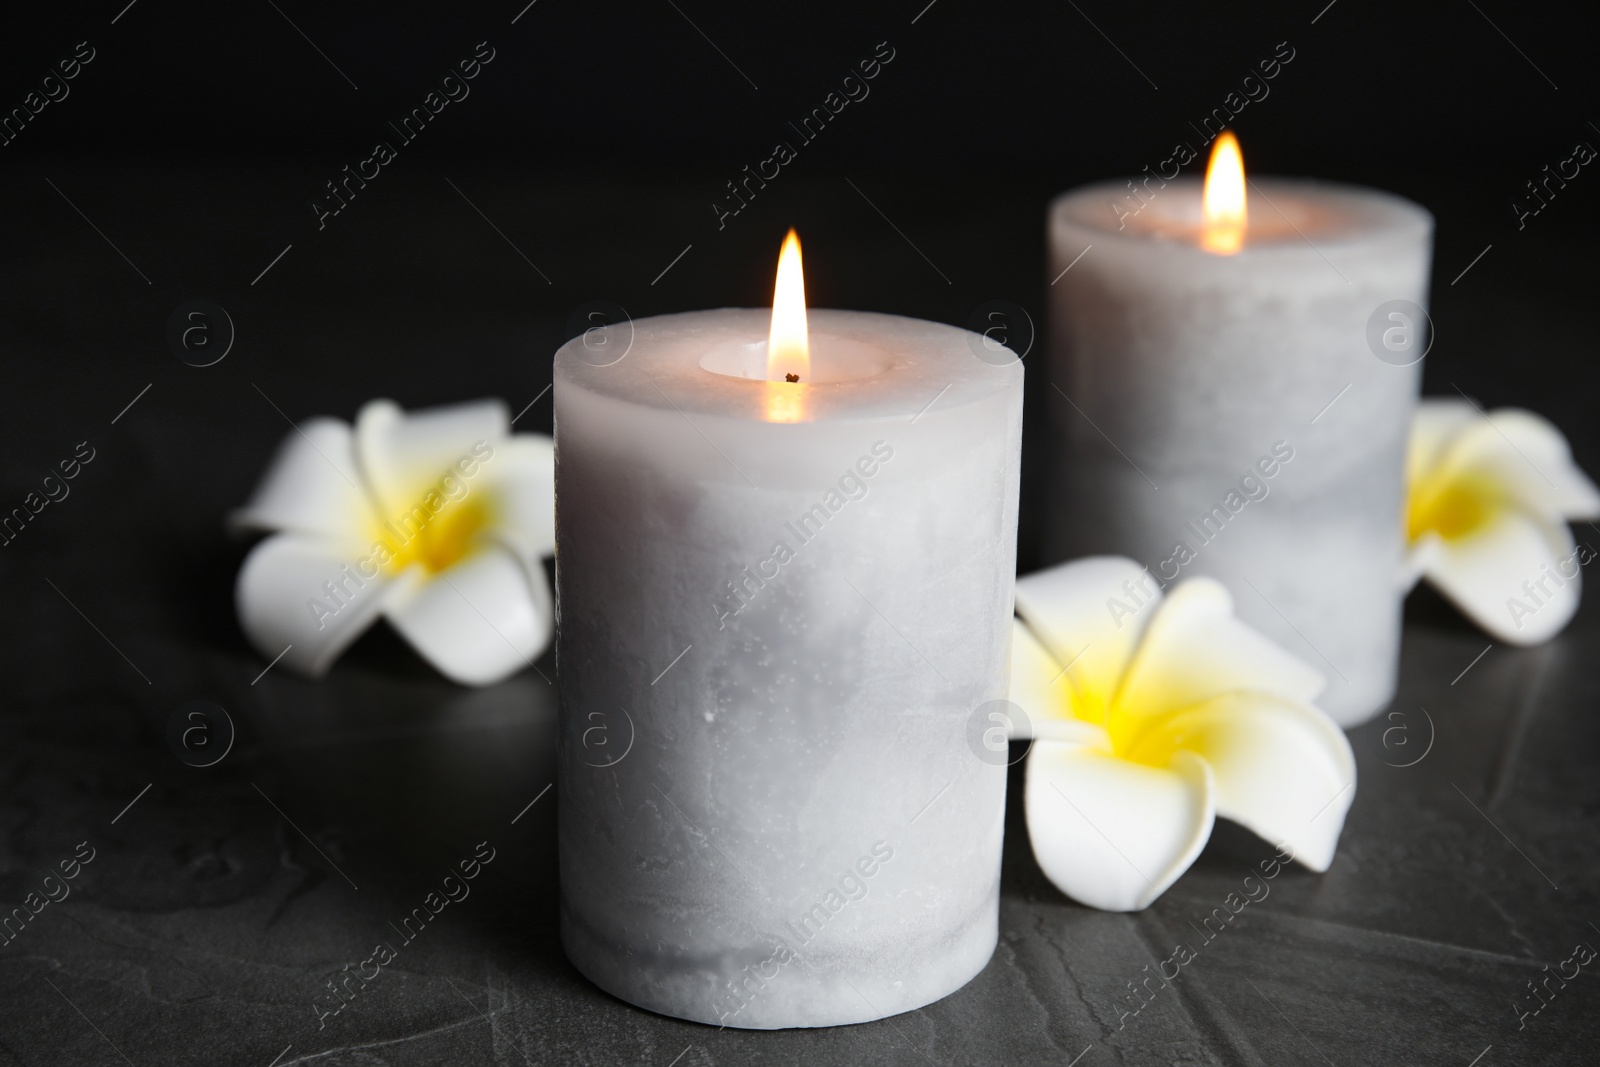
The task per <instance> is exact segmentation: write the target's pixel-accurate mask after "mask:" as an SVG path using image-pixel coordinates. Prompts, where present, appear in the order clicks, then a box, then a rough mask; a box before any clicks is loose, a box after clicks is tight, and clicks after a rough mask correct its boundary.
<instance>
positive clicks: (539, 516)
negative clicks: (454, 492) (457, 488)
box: [466, 433, 556, 567]
mask: <svg viewBox="0 0 1600 1067" xmlns="http://www.w3.org/2000/svg"><path fill="white" fill-rule="evenodd" d="M555 456H556V454H555V442H554V441H552V440H551V439H550V438H548V437H546V436H544V435H543V434H532V433H519V434H517V435H516V436H514V437H508V438H506V439H505V440H504V441H499V442H495V443H494V459H492V460H491V461H489V462H488V463H485V464H483V465H482V467H481V468H480V469H479V473H478V475H477V476H476V477H475V478H469V479H466V482H467V485H468V486H469V490H468V491H469V492H472V493H476V492H484V493H487V494H489V498H490V500H491V501H492V505H491V507H492V511H493V514H494V522H495V534H496V536H497V537H499V538H500V540H501V541H503V542H505V543H506V544H507V545H508V546H509V547H511V548H512V549H513V550H515V551H516V553H517V554H518V555H519V556H521V557H522V560H523V562H524V563H527V564H528V565H529V566H530V567H531V566H533V565H535V564H537V563H538V562H539V559H540V558H541V557H543V556H549V555H552V554H554V553H555V550H556V466H555Z"/></svg>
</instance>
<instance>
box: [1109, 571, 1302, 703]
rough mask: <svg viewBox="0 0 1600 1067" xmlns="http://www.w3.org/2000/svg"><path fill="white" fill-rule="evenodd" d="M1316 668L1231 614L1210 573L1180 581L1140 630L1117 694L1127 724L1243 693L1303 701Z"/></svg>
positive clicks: (1230, 606) (1230, 600) (1225, 595)
mask: <svg viewBox="0 0 1600 1067" xmlns="http://www.w3.org/2000/svg"><path fill="white" fill-rule="evenodd" d="M1326 684H1327V681H1326V679H1325V678H1324V677H1323V676H1322V673H1321V672H1320V671H1318V670H1316V669H1315V668H1314V667H1312V666H1311V665H1310V664H1308V663H1306V662H1305V661H1304V660H1302V659H1300V658H1299V657H1298V656H1295V655H1293V654H1292V653H1290V652H1287V651H1285V650H1284V649H1283V648H1281V647H1280V646H1278V645H1276V644H1274V643H1273V642H1272V641H1271V640H1269V639H1268V638H1267V637H1266V636H1264V635H1263V634H1261V633H1259V632H1258V631H1256V630H1254V629H1252V628H1251V627H1249V626H1247V625H1246V624H1245V623H1243V622H1241V621H1240V620H1239V619H1238V618H1237V617H1235V615H1234V614H1233V597H1232V596H1231V595H1230V594H1229V593H1228V590H1227V589H1226V588H1224V587H1223V585H1222V583H1220V582H1217V581H1215V580H1213V579H1211V578H1191V579H1189V580H1187V581H1185V582H1182V583H1180V584H1179V585H1178V586H1177V587H1175V588H1174V589H1173V590H1172V591H1171V592H1170V593H1168V594H1167V599H1166V600H1165V601H1163V602H1162V603H1161V605H1160V606H1159V607H1158V608H1157V610H1156V612H1155V617H1154V618H1153V619H1151V620H1150V624H1149V627H1148V628H1147V629H1146V630H1145V635H1144V640H1143V641H1142V642H1140V644H1139V649H1138V651H1137V652H1136V653H1135V655H1134V660H1133V663H1132V664H1130V665H1129V667H1128V674H1127V677H1126V678H1125V679H1123V683H1122V688H1121V690H1120V691H1119V692H1118V694H1117V701H1116V709H1117V715H1118V717H1119V719H1121V718H1122V717H1124V716H1126V717H1128V721H1129V722H1130V724H1131V723H1133V722H1137V720H1139V719H1143V718H1146V717H1149V716H1154V715H1162V714H1166V713H1168V712H1174V711H1179V710H1182V709H1184V708H1187V707H1192V706H1193V705H1195V704H1199V703H1202V702H1203V701H1206V700H1210V699H1212V698H1213V697H1217V696H1221V695H1223V694H1224V693H1232V692H1238V691H1241V690H1247V691H1251V692H1258V693H1269V694H1272V695H1274V696H1279V697H1283V698H1284V699H1286V700H1289V701H1293V702H1294V703H1298V704H1309V703H1311V702H1312V701H1313V700H1314V699H1315V698H1316V696H1317V694H1318V693H1321V692H1322V690H1323V687H1324V686H1325V685H1326Z"/></svg>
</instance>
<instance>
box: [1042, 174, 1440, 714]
mask: <svg viewBox="0 0 1600 1067" xmlns="http://www.w3.org/2000/svg"><path fill="white" fill-rule="evenodd" d="M1241 177H1242V176H1241ZM1141 197H1142V204H1143V206H1142V207H1140V206H1139V205H1140V204H1141V200H1140V199H1135V197H1134V196H1133V194H1131V193H1130V191H1129V189H1128V186H1127V185H1126V184H1121V185H1109V184H1108V185H1102V186H1096V187H1090V188H1085V189H1082V190H1079V191H1077V192H1073V193H1069V194H1067V195H1065V196H1062V197H1060V198H1058V199H1057V200H1056V201H1055V202H1054V204H1053V205H1052V206H1051V210H1050V219H1049V240H1050V257H1051V268H1050V271H1051V277H1052V278H1055V279H1056V281H1055V282H1054V283H1053V284H1052V285H1051V288H1050V311H1051V321H1050V333H1051V356H1050V359H1051V368H1050V369H1051V377H1052V379H1053V384H1054V386H1055V389H1053V390H1052V397H1053V399H1054V400H1055V406H1056V409H1057V410H1056V417H1055V419H1054V422H1055V425H1056V426H1057V428H1058V434H1059V435H1060V436H1059V442H1060V443H1059V446H1058V447H1061V448H1063V449H1064V450H1065V456H1066V463H1065V464H1064V465H1063V468H1062V470H1063V473H1064V475H1065V477H1064V479H1063V481H1062V487H1061V492H1060V493H1059V494H1058V497H1057V505H1058V517H1057V519H1056V525H1057V528H1058V531H1059V532H1060V534H1061V535H1062V541H1061V543H1060V545H1059V547H1060V548H1061V550H1062V551H1064V552H1065V553H1067V554H1069V555H1081V554H1089V553H1095V552H1115V553H1120V554H1124V555H1128V556H1132V557H1133V558H1135V559H1138V560H1140V561H1142V562H1144V563H1145V564H1146V565H1147V566H1148V567H1149V568H1150V571H1151V573H1152V575H1154V576H1155V577H1156V578H1157V579H1158V580H1159V581H1161V582H1163V583H1165V582H1170V581H1172V580H1173V579H1175V578H1176V579H1181V578H1182V577H1186V576H1190V575H1196V574H1205V575H1211V576H1213V577H1215V578H1218V579H1221V580H1222V581H1223V582H1225V583H1226V584H1227V585H1228V587H1229V588H1230V589H1231V590H1232V591H1233V594H1234V598H1235V600H1236V602H1237V605H1238V611H1239V614H1240V615H1241V616H1243V618H1244V619H1246V620H1247V621H1248V622H1250V623H1251V624H1252V625H1253V626H1255V627H1257V628H1259V629H1261V630H1263V631H1265V632H1266V633H1267V634H1269V635H1271V636H1272V637H1273V638H1275V639H1276V640H1277V641H1278V642H1279V643H1280V644H1282V645H1283V646H1284V647H1285V648H1289V649H1291V650H1294V651H1296V652H1297V653H1299V654H1300V655H1301V656H1303V657H1304V658H1305V659H1306V660H1307V661H1309V662H1311V663H1313V664H1315V665H1316V666H1318V667H1319V669H1321V670H1322V671H1323V672H1324V673H1325V674H1326V675H1327V676H1328V679H1329V685H1328V689H1327V691H1326V693H1325V694H1324V696H1323V698H1322V700H1321V704H1322V706H1323V707H1324V708H1325V709H1326V710H1327V711H1329V712H1330V713H1331V714H1332V715H1333V717H1334V718H1335V719H1337V720H1338V721H1339V722H1340V723H1342V724H1344V725H1351V724H1354V723H1357V722H1361V721H1364V720H1365V719H1367V718H1370V717H1371V716H1372V715H1373V714H1375V713H1376V712H1377V711H1378V710H1380V709H1381V708H1383V707H1384V706H1385V705H1386V704H1387V703H1388V701H1389V700H1390V699H1391V697H1392V696H1393V694H1394V687H1395V680H1396V671H1397V663H1398V653H1399V639H1400V602H1401V594H1400V591H1399V588H1398V585H1397V575H1398V571H1399V567H1400V560H1401V552H1402V548H1403V541H1402V533H1403V531H1402V518H1401V516H1402V504H1403V495H1404V485H1403V470H1404V456H1405V445H1406V437H1407V432H1408V430H1409V427H1410V422H1411V417H1412V412H1413V410H1414V407H1415V404H1416V396H1417V390H1418V380H1419V377H1420V367H1419V366H1418V365H1416V364H1415V362H1414V360H1416V359H1418V358H1420V356H1421V355H1422V353H1423V347H1422V346H1423V344H1425V340H1424V335H1425V331H1426V323H1425V322H1424V321H1416V320H1417V319H1418V317H1419V316H1418V311H1419V310H1420V306H1421V305H1425V304H1426V302H1427V286H1428V269H1429V262H1430V258H1431V247H1432V233H1433V220H1432V217H1431V216H1430V215H1429V214H1428V213H1427V212H1426V211H1424V210H1423V209H1422V208H1420V207H1418V206H1417V205H1415V204H1413V203H1410V202H1409V201H1405V200H1402V199H1400V198H1398V197H1395V196H1392V195H1389V194H1385V193H1381V192H1375V191H1372V190H1366V189H1357V188H1352V187H1346V186H1337V185H1322V184H1313V183H1309V182H1295V181H1271V180H1253V181H1252V183H1251V190H1250V196H1249V202H1248V223H1247V224H1246V225H1245V226H1244V227H1243V228H1242V230H1240V229H1236V230H1235V231H1234V233H1233V234H1232V235H1231V236H1232V240H1230V234H1229V232H1228V229H1227V228H1226V227H1218V226H1216V225H1215V224H1214V225H1213V226H1212V227H1209V228H1208V227H1207V225H1206V224H1205V220H1204V219H1203V214H1202V189H1201V183H1200V182H1199V181H1194V180H1177V181H1169V182H1166V183H1165V184H1164V185H1163V184H1160V181H1159V179H1152V180H1151V181H1149V182H1147V183H1146V185H1145V186H1144V187H1142V188H1141ZM1241 234H1242V244H1241V243H1240V241H1239V237H1240V235H1241ZM1091 246H1092V247H1091ZM1230 247H1233V248H1235V250H1234V251H1232V252H1230V251H1229V248H1230ZM1080 257H1081V258H1080ZM1069 266H1070V268H1071V269H1068V267H1069ZM1062 272H1065V273H1062ZM1390 301H1406V302H1409V303H1410V304H1411V305H1414V306H1416V307H1413V308H1411V309H1407V308H1404V307H1401V306H1399V305H1391V306H1390V307H1389V308H1380V306H1381V305H1385V304H1387V303H1389V302H1390ZM1390 311H1396V313H1398V314H1401V315H1402V316H1404V318H1403V319H1395V318H1390V317H1388V316H1389V312H1390ZM1407 322H1409V324H1410V329H1411V332H1410V334H1409V335H1407V334H1406V333H1405V330H1406V323H1407ZM1372 323H1376V324H1377V326H1378V327H1380V329H1378V331H1377V336H1378V337H1379V338H1380V339H1381V336H1382V333H1383V331H1384V330H1389V331H1393V332H1390V333H1389V336H1388V340H1389V342H1390V344H1389V347H1388V348H1384V347H1383V346H1382V344H1381V340H1380V344H1379V345H1378V348H1377V350H1381V351H1383V352H1384V357H1383V358H1381V359H1380V358H1379V357H1378V355H1376V354H1375V348H1374V346H1373V345H1372V344H1369V340H1368V338H1369V329H1372V326H1371V324H1372ZM1408 339H1409V340H1410V347H1409V348H1407V347H1406V346H1405V345H1404V343H1403V342H1405V341H1407V340H1408ZM1402 364H1408V365H1402ZM1057 391H1059V394H1064V395H1065V397H1066V398H1067V400H1063V399H1062V395H1059V394H1058V392H1057ZM1068 400H1070V403H1068V402H1067V401H1068ZM1329 405H1331V406H1329ZM1151 588H1153V585H1152V586H1151ZM1141 607H1142V603H1141V598H1140V595H1139V593H1138V592H1137V591H1136V592H1133V593H1130V594H1129V595H1128V596H1127V597H1125V598H1121V599H1120V600H1119V602H1118V603H1116V604H1108V605H1107V610H1108V611H1112V612H1115V613H1117V614H1118V615H1119V616H1120V615H1121V614H1122V612H1123V611H1124V610H1127V611H1129V612H1132V611H1138V610H1140V609H1141Z"/></svg>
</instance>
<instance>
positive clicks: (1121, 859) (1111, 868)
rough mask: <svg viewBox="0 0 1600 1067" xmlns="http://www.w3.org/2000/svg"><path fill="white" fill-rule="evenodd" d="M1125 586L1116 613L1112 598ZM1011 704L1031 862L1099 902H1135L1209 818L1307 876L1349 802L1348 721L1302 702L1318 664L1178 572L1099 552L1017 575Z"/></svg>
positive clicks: (1072, 891) (1157, 883)
mask: <svg viewBox="0 0 1600 1067" xmlns="http://www.w3.org/2000/svg"><path fill="white" fill-rule="evenodd" d="M1112 598H1116V600H1117V601H1118V602H1119V603H1120V604H1122V605H1125V604H1126V602H1127V599H1128V598H1132V600H1133V601H1134V603H1135V604H1137V605H1138V608H1139V610H1138V611H1137V612H1136V613H1135V614H1134V615H1133V616H1132V617H1129V616H1128V615H1127V614H1126V610H1125V607H1124V610H1123V611H1120V612H1116V613H1113V612H1112V610H1111V606H1110V604H1109V603H1108V602H1109V601H1111V600H1112ZM1017 613H1018V614H1019V615H1020V616H1021V619H1020V620H1019V621H1018V622H1017V623H1016V624H1015V629H1014V632H1013V635H1012V650H1011V700H1012V702H1013V703H1015V704H1017V705H1019V706H1020V707H1021V708H1022V709H1023V711H1024V712H1026V713H1027V716H1028V718H1029V719H1030V720H1031V734H1032V736H1033V738H1034V742H1033V747H1032V748H1031V749H1030V750H1029V752H1028V757H1027V781H1026V785H1025V787H1024V807H1025V809H1026V815H1027V820H1028V837H1029V839H1030V840H1031V841H1032V844H1033V854H1034V856H1035V857H1036V858H1037V859H1038V861H1039V866H1040V868H1042V869H1043V871H1044V873H1045V874H1046V875H1047V876H1048V877H1049V879H1050V880H1051V881H1052V882H1054V883H1055V884H1056V886H1057V888H1059V889H1060V890H1061V891H1062V892H1063V893H1065V894H1067V895H1068V896H1069V897H1072V898H1073V899H1074V900H1077V901H1080V902H1082V903H1084V904H1088V905H1090V906H1092V907H1096V908H1104V909H1106V910H1108V911H1137V910H1139V909H1141V908H1144V907H1146V906H1148V905H1149V904H1150V903H1151V902H1152V901H1154V900H1155V899H1156V898H1157V897H1159V896H1160V895H1161V894H1162V893H1163V892H1165V891H1166V889H1167V887H1169V886H1170V885H1171V884H1172V883H1173V882H1174V881H1176V880H1177V878H1178V876H1179V875H1181V874H1182V873H1183V872H1184V871H1185V870H1187V869H1188V868H1189V865H1190V864H1191V863H1193V862H1194V860H1195V857H1196V856H1198V855H1199V854H1200V850H1201V849H1202V848H1203V847H1204V846H1205V843H1206V841H1207V840H1208V839H1209V838H1210V837H1211V828H1212V824H1213V822H1214V820H1215V817H1216V816H1217V815H1222V816H1224V817H1226V818H1229V819H1233V820H1234V821H1235V822H1238V823H1240V824H1242V825H1243V826H1245V827H1247V828H1248V829H1250V830H1252V831H1254V832H1255V833H1257V834H1259V835H1261V836H1262V837H1263V838H1265V839H1266V840H1268V841H1269V842H1272V843H1274V844H1277V845H1278V846H1279V847H1280V850H1283V849H1285V848H1286V849H1287V850H1288V851H1289V852H1290V854H1291V855H1293V857H1294V858H1296V859H1298V860H1300V862H1302V863H1304V864H1305V865H1306V866H1308V867H1310V868H1312V869H1313V870H1317V871H1325V870H1327V869H1328V865H1329V864H1330V863H1331V862H1332V861H1333V853H1334V848H1335V846H1336V845H1337V843H1338V840H1339V832H1340V830H1341V829H1342V828H1343V826H1344V818H1345V813H1346V812H1348V811H1349V809H1350V804H1351V801H1352V800H1354V798H1355V773H1356V768H1355V758H1354V756H1353V755H1352V754H1351V751H1350V743H1349V742H1348V741H1347V740H1346V739H1345V736H1344V733H1343V732H1342V731H1341V730H1340V729H1339V727H1338V726H1337V725H1335V724H1334V722H1333V720H1332V719H1330V718H1329V717H1328V716H1327V714H1326V713H1324V712H1323V711H1321V710H1320V709H1319V708H1317V707H1316V706H1315V705H1314V704H1312V700H1313V699H1314V698H1315V697H1316V696H1317V694H1318V693H1320V692H1321V691H1322V688H1323V685H1324V679H1323V677H1322V675H1321V674H1320V673H1318V672H1317V671H1316V670H1315V669H1313V668H1312V667H1310V666H1308V665H1307V664H1305V663H1304V662H1302V661H1301V660H1299V659H1297V658H1296V657H1294V656H1293V655H1291V654H1290V653H1288V652H1286V651H1284V650H1283V649H1282V648H1279V647H1278V646H1277V645H1275V644H1273V643H1272V642H1271V641H1269V640H1268V639H1267V638H1266V637H1264V636H1263V635H1262V634H1260V633H1258V632H1256V631H1255V630H1252V629H1251V628H1249V627H1248V626H1246V625H1245V624H1244V623H1242V622H1240V621H1239V620H1238V619H1236V618H1235V617H1234V615H1233V598H1232V597H1231V596H1230V595H1229V594H1228V591H1227V590H1226V589H1225V588H1223V586H1222V585H1221V584H1220V583H1218V582H1216V581H1213V580H1212V579H1209V578H1191V579H1188V580H1186V581H1184V582H1182V583H1180V584H1178V585H1177V586H1176V587H1175V588H1174V589H1173V590H1172V592H1171V594H1170V595H1168V596H1166V597H1165V598H1163V597H1162V594H1161V590H1160V588H1159V586H1158V585H1157V583H1156V581H1155V579H1154V577H1153V576H1152V575H1151V574H1150V572H1149V571H1148V570H1146V569H1145V568H1143V567H1141V566H1140V565H1139V564H1138V563H1135V562H1134V561H1133V560H1130V559H1123V558H1121V557H1114V556H1098V557H1092V558H1089V559H1083V560H1078V561H1076V562H1073V563H1068V564H1064V565H1062V566H1059V567H1054V568H1051V569H1049V570H1045V571H1040V572H1038V573H1036V574H1031V575H1029V576H1027V577H1025V578H1021V579H1019V580H1018V582H1017Z"/></svg>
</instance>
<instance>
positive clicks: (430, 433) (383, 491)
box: [355, 400, 511, 519]
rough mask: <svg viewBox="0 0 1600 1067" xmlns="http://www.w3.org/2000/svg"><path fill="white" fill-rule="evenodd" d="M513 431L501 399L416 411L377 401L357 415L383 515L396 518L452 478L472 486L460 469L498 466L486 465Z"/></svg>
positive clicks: (360, 448) (361, 450)
mask: <svg viewBox="0 0 1600 1067" xmlns="http://www.w3.org/2000/svg"><path fill="white" fill-rule="evenodd" d="M510 430H511V420H510V416H509V415H508V413H507V411H506V406H505V403H504V402H503V401H499V400H479V401H474V402H472V403H467V404H450V405H446V406H443V407H436V408H424V409H422V410H419V411H412V412H404V411H401V410H400V408H399V406H398V405H396V404H395V403H394V401H392V400H374V401H371V402H370V403H368V404H366V405H364V406H363V407H362V409H361V411H360V412H359V413H358V414H357V415H356V431H355V436H356V452H357V455H358V457H359V458H360V461H361V468H362V470H363V471H364V472H365V474H366V476H367V483H368V484H369V485H370V486H371V488H372V491H373V494H374V496H375V497H376V499H377V502H378V504H379V506H380V507H381V508H382V509H383V511H384V516H383V517H384V518H386V519H392V518H394V517H395V516H396V515H401V514H404V513H405V512H407V511H409V510H410V509H411V508H413V507H415V506H417V505H419V504H421V503H423V498H424V496H425V494H427V493H428V492H430V491H438V490H439V485H440V482H441V480H442V479H443V478H444V477H445V476H446V475H452V476H454V477H456V478H458V479H462V480H464V481H468V483H469V484H470V479H464V478H462V475H463V474H464V473H465V472H464V470H462V469H461V468H460V467H459V465H460V464H461V463H462V461H466V463H467V466H468V467H469V468H470V469H473V470H474V471H475V472H478V471H480V470H481V468H482V467H484V466H493V464H494V462H495V459H494V458H490V459H489V460H488V461H487V463H484V462H483V459H484V456H485V455H486V454H488V455H491V457H492V455H493V453H494V452H496V451H498V448H499V446H500V444H501V439H502V438H504V437H506V436H507V435H508V434H509V433H510ZM475 445H478V446H479V449H480V450H479V451H478V452H474V451H473V447H474V446H475ZM485 450H487V452H486V451H485ZM474 476H476V474H475V475H474ZM441 495H443V494H441Z"/></svg>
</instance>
